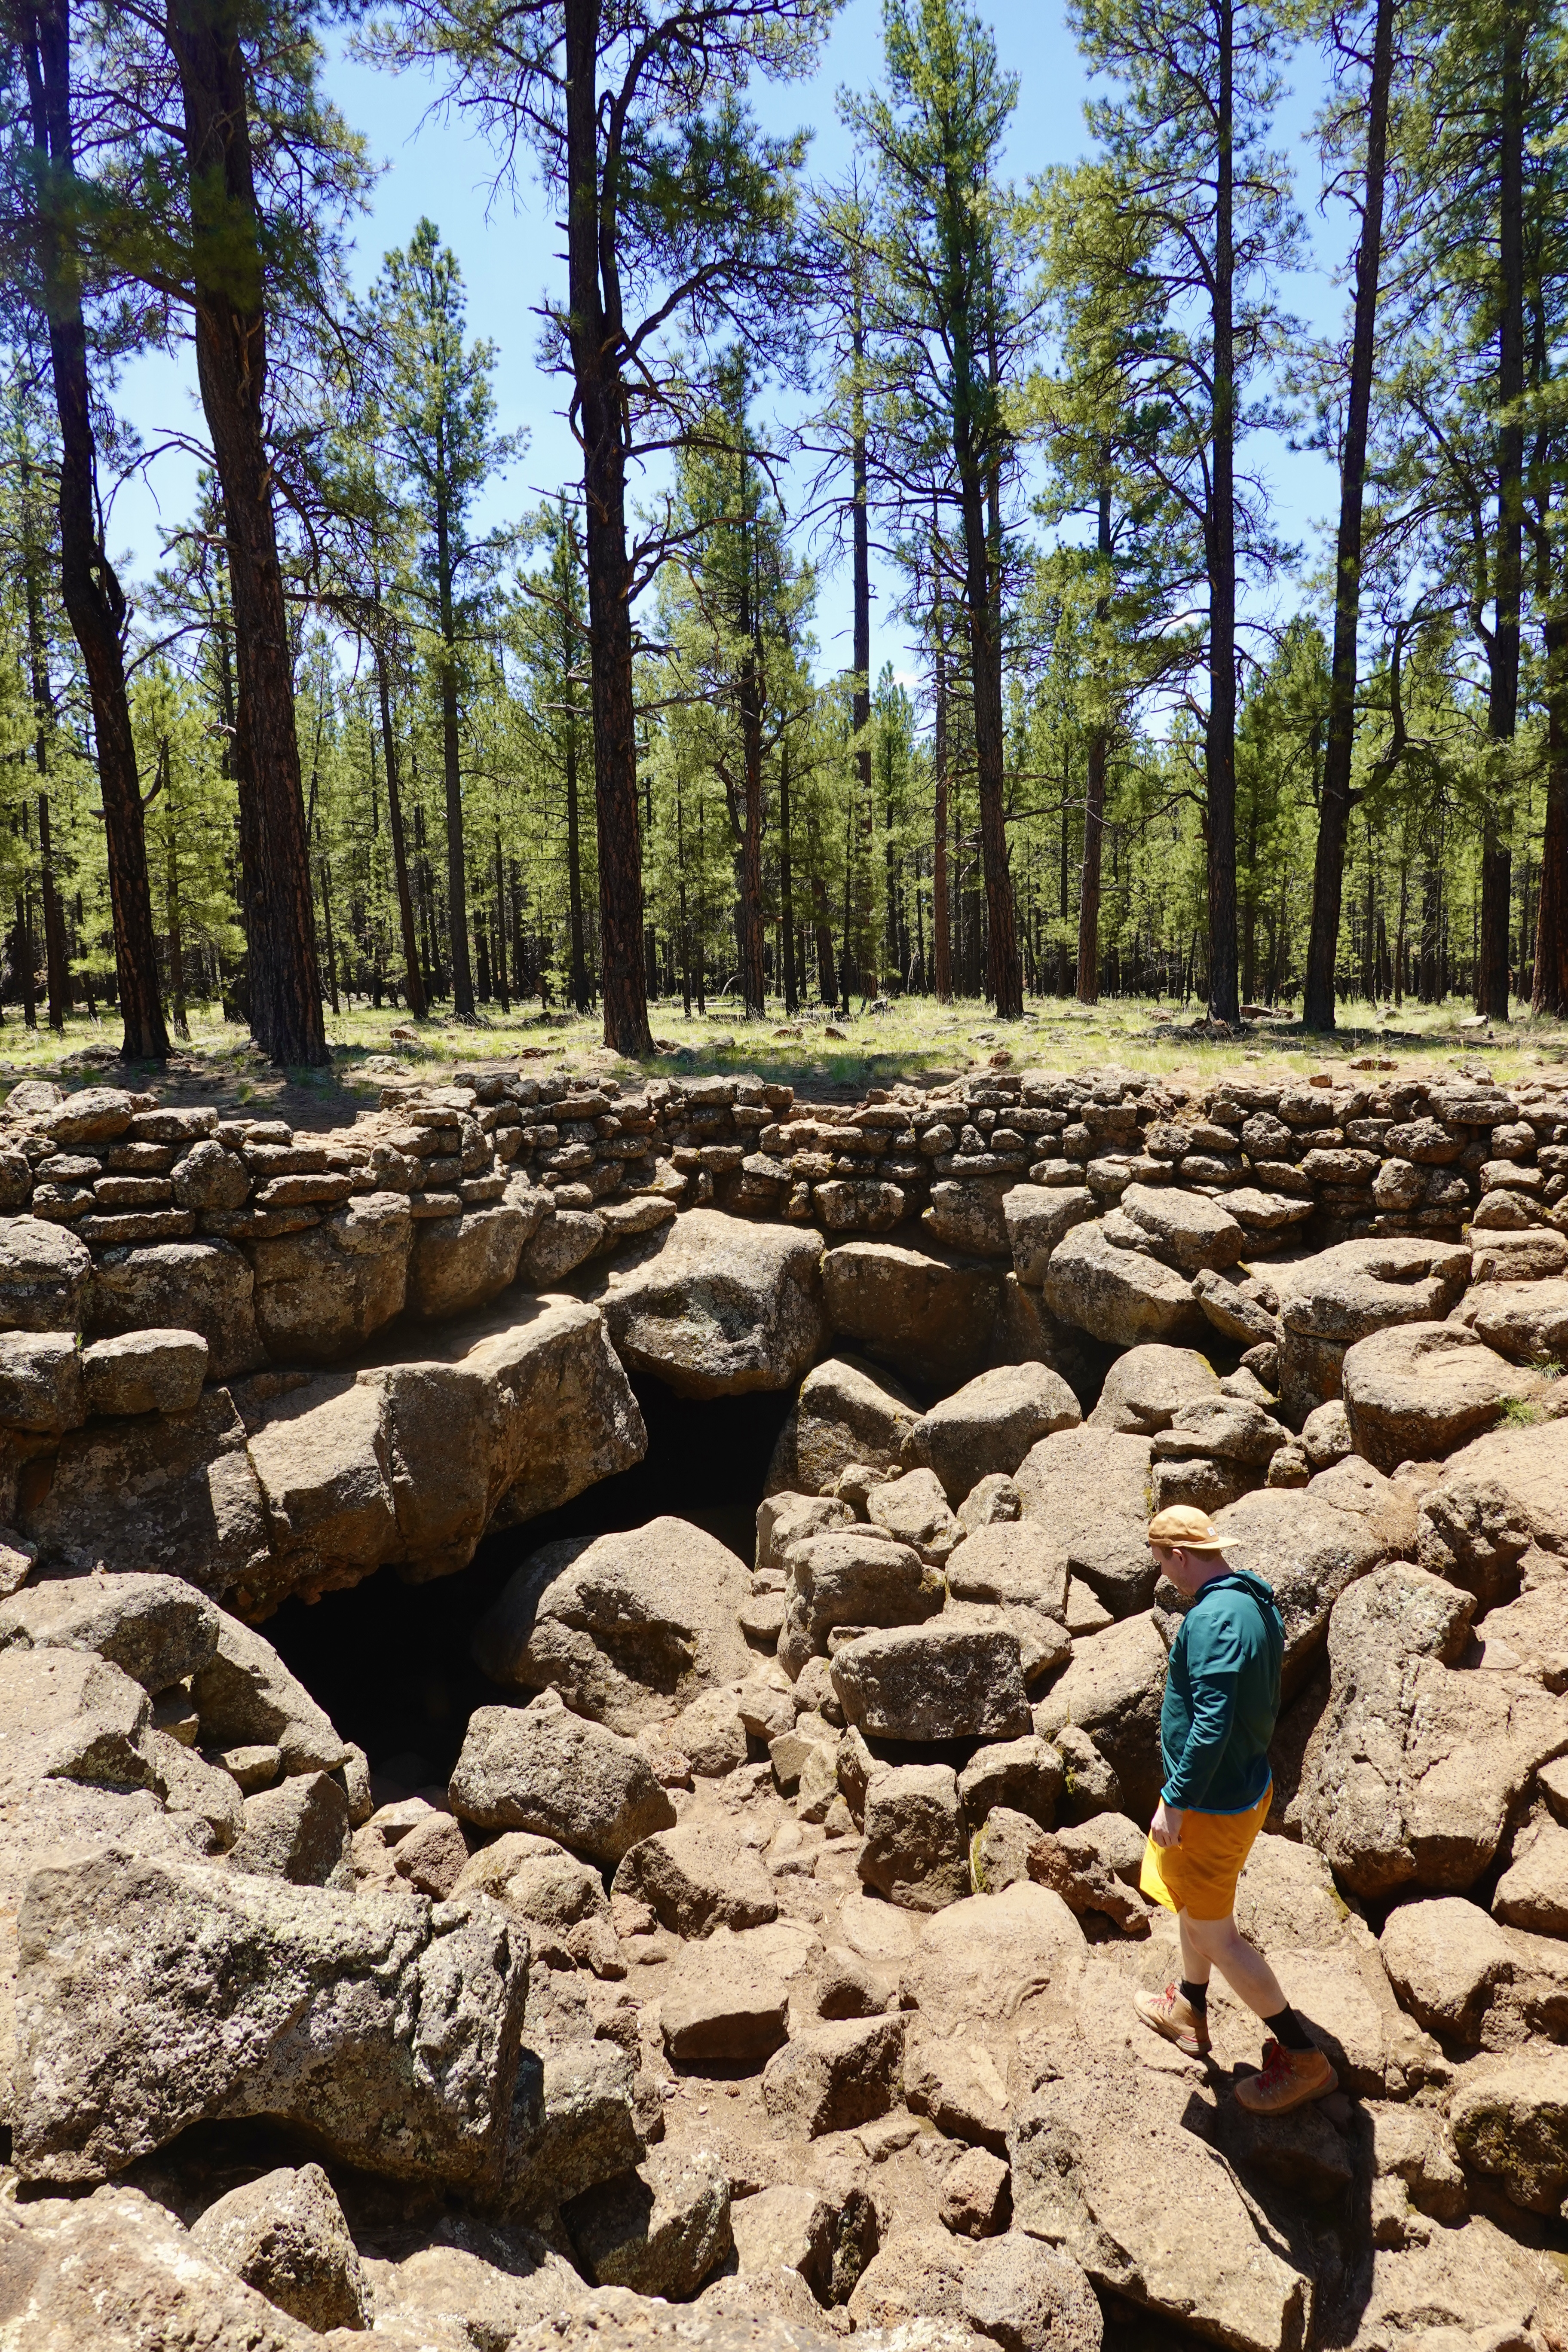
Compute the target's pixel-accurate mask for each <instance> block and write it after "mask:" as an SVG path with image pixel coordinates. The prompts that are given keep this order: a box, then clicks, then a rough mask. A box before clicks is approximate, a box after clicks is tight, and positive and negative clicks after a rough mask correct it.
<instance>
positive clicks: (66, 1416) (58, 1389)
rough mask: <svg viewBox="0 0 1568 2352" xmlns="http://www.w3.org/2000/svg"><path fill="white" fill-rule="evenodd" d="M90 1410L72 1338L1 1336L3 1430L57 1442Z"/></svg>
mask: <svg viewBox="0 0 1568 2352" xmlns="http://www.w3.org/2000/svg"><path fill="white" fill-rule="evenodd" d="M196 1385H197V1387H198V1388H199V1387H200V1385H201V1383H200V1381H197V1383H196ZM88 1410H89V1406H88V1401H87V1397H86V1394H85V1392H84V1382H83V1380H82V1360H81V1353H80V1350H79V1348H78V1346H77V1342H76V1337H75V1334H74V1333H72V1332H69V1331H5V1332H0V1425H3V1426H4V1427H5V1428H6V1429H8V1430H9V1429H19V1430H26V1432H27V1433H29V1434H30V1435H33V1436H38V1437H58V1436H60V1435H62V1434H63V1433H64V1432H65V1431H66V1430H68V1429H79V1428H80V1427H81V1424H82V1423H83V1422H84V1421H85V1419H86V1418H87V1414H88ZM93 1410H95V1411H96V1410H100V1408H99V1407H97V1406H96V1405H95V1406H94V1407H93Z"/></svg>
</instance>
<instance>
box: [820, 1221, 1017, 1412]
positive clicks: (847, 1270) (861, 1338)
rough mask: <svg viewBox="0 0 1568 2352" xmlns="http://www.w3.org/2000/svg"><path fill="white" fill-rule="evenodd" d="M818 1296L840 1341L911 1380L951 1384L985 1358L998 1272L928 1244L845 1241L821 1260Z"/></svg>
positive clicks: (994, 1310) (966, 1376) (996, 1302)
mask: <svg viewBox="0 0 1568 2352" xmlns="http://www.w3.org/2000/svg"><path fill="white" fill-rule="evenodd" d="M822 1295H823V1304H824V1307H825V1308H826V1315H827V1322H828V1328H829V1329H830V1330H832V1331H834V1332H835V1333H837V1336H838V1337H839V1338H840V1339H847V1340H849V1341H851V1342H852V1344H853V1345H854V1346H856V1347H858V1348H863V1349H865V1351H866V1353H867V1354H868V1356H871V1357H874V1358H875V1359H876V1360H877V1361H878V1362H879V1363H886V1364H889V1365H890V1366H891V1367H892V1368H893V1370H895V1371H897V1372H900V1373H904V1374H907V1375H908V1377H909V1378H910V1379H911V1380H915V1381H930V1382H931V1385H932V1386H933V1387H936V1388H952V1387H953V1386H955V1385H956V1384H957V1383H958V1382H959V1381H967V1380H969V1379H972V1378H973V1375H974V1374H975V1373H976V1372H978V1371H980V1370H982V1369H983V1368H984V1364H985V1363H986V1361H987V1360H988V1358H989V1354H990V1349H991V1340H992V1335H993V1332H994V1328H995V1325H996V1318H997V1313H998V1309H999V1305H1000V1300H1001V1297H1002V1276H1001V1275H1000V1273H999V1271H998V1269H997V1268H996V1267H995V1266H994V1265H987V1264H986V1263H985V1262H984V1261H983V1260H981V1261H977V1260H975V1259H973V1258H963V1257H960V1256H958V1255H955V1254H954V1253H953V1252H952V1251H951V1250H943V1249H942V1248H940V1247H938V1246H935V1245H932V1246H929V1247H924V1248H915V1247H912V1246H907V1245H905V1244H900V1243H896V1242H885V1241H854V1242H844V1243H842V1244H840V1245H839V1246H838V1247H837V1249H830V1250H829V1251H828V1253H827V1255H826V1257H825V1258H824V1260H823V1265H822Z"/></svg>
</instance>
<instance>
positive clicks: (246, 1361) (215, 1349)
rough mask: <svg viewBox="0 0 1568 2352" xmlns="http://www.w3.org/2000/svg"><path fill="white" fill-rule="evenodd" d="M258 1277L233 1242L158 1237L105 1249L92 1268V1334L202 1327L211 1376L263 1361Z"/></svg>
mask: <svg viewBox="0 0 1568 2352" xmlns="http://www.w3.org/2000/svg"><path fill="white" fill-rule="evenodd" d="M254 1291H257V1277H254V1275H251V1267H249V1261H247V1256H245V1251H240V1249H235V1246H233V1242H153V1244H151V1246H148V1244H141V1246H136V1249H106V1251H103V1256H101V1258H99V1263H97V1265H94V1273H91V1289H89V1298H87V1334H89V1336H91V1339H110V1336H115V1334H120V1331H151V1328H160V1331H164V1328H172V1331H200V1336H202V1339H205V1340H207V1369H209V1376H212V1379H214V1381H233V1379H235V1376H237V1373H242V1371H254V1369H257V1364H261V1362H266V1348H263V1345H261V1334H258V1331H257V1303H254Z"/></svg>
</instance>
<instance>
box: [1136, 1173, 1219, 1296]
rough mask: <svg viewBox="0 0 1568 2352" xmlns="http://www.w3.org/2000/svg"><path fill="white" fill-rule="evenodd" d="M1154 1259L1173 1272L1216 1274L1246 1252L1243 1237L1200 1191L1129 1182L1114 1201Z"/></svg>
mask: <svg viewBox="0 0 1568 2352" xmlns="http://www.w3.org/2000/svg"><path fill="white" fill-rule="evenodd" d="M1117 1206H1118V1208H1119V1209H1120V1211H1121V1214H1122V1216H1124V1217H1127V1218H1129V1219H1130V1220H1131V1223H1133V1224H1135V1225H1136V1226H1137V1227H1138V1230H1139V1232H1140V1233H1142V1234H1147V1235H1148V1237H1149V1244H1150V1246H1151V1248H1152V1250H1153V1252H1154V1255H1155V1256H1156V1257H1159V1258H1161V1259H1163V1262H1164V1263H1165V1265H1170V1266H1174V1268H1175V1269H1176V1272H1177V1273H1178V1274H1185V1275H1194V1274H1202V1273H1205V1272H1212V1273H1216V1274H1217V1273H1220V1272H1222V1271H1223V1270H1224V1268H1226V1266H1232V1265H1236V1264H1237V1260H1238V1259H1239V1258H1241V1257H1242V1256H1243V1255H1245V1253H1246V1249H1247V1235H1246V1233H1245V1232H1244V1231H1243V1229H1242V1227H1241V1226H1240V1225H1239V1224H1238V1223H1237V1220H1236V1219H1235V1218H1234V1217H1233V1216H1232V1215H1231V1213H1230V1212H1229V1210H1228V1209H1226V1208H1224V1207H1222V1205H1221V1204H1220V1202H1218V1201H1211V1200H1207V1199H1205V1196H1204V1194H1203V1193H1202V1192H1183V1191H1182V1190H1181V1189H1180V1188H1179V1187H1178V1186H1176V1185H1174V1184H1163V1185H1158V1186H1156V1185H1152V1184H1129V1186H1128V1187H1127V1190H1126V1191H1125V1192H1123V1193H1122V1195H1121V1200H1120V1202H1118V1203H1117Z"/></svg>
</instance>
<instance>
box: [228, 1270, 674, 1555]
mask: <svg viewBox="0 0 1568 2352" xmlns="http://www.w3.org/2000/svg"><path fill="white" fill-rule="evenodd" d="M426 1348H427V1350H428V1352H427V1353H426V1355H425V1356H423V1357H422V1358H420V1359H419V1360H416V1361H413V1362H407V1361H396V1360H393V1361H389V1362H388V1363H386V1364H385V1365H382V1366H374V1367H367V1368H366V1369H365V1370H362V1371H361V1372H359V1373H358V1374H351V1373H347V1372H337V1373H325V1374H322V1375H321V1376H320V1377H319V1378H318V1379H316V1380H314V1381H310V1383H308V1384H307V1385H306V1386H305V1387H304V1388H302V1389H299V1390H296V1391H292V1392H291V1393H289V1395H286V1396H284V1397H283V1398H282V1399H280V1400H279V1402H277V1403H276V1404H275V1405H274V1406H272V1407H271V1408H269V1410H268V1416H267V1419H266V1420H265V1422H264V1423H262V1425H261V1426H260V1427H259V1428H258V1429H257V1430H256V1431H255V1432H254V1433H253V1434H252V1437H251V1440H250V1459H251V1462H252V1464H253V1465H254V1466H255V1470H256V1473H257V1475H258V1478H259V1480H260V1483H261V1487H262V1491H263V1494H264V1496H265V1498H266V1505H267V1512H268V1521H269V1523H270V1528H271V1534H272V1557H271V1559H269V1560H268V1561H267V1562H266V1563H265V1568H264V1572H263V1571H258V1579H257V1580H253V1585H252V1598H253V1600H255V1599H257V1598H258V1592H257V1590H256V1586H257V1583H258V1580H259V1582H260V1587H261V1597H264V1598H265V1599H266V1600H268V1601H277V1600H280V1599H281V1598H283V1597H284V1595H285V1594H287V1593H288V1592H290V1591H301V1590H302V1591H305V1592H307V1593H308V1594H309V1593H312V1592H316V1591H322V1590H324V1589H326V1588H328V1587H330V1586H331V1585H334V1584H352V1583H353V1582H355V1581H356V1580H358V1579H359V1578H360V1577H362V1576H365V1575H368V1574H369V1573H370V1572H371V1570H373V1569H375V1568H380V1567H383V1566H384V1565H385V1564H387V1563H388V1562H391V1561H395V1562H397V1563H398V1564H399V1566H401V1567H402V1568H403V1569H404V1570H405V1573H407V1574H411V1575H413V1576H414V1577H415V1578H416V1579H419V1580H423V1579H424V1578H426V1577H432V1576H443V1575H449V1574H451V1573H452V1572H453V1571H454V1570H458V1569H460V1568H463V1567H466V1566H467V1564H468V1560H469V1559H471V1558H472V1556H473V1551H474V1547H475V1545H476V1544H477V1543H478V1542H479V1538H480V1537H481V1536H482V1535H483V1534H484V1532H485V1529H486V1528H487V1527H489V1526H490V1525H491V1524H492V1522H493V1523H494V1524H495V1525H496V1526H498V1527H504V1526H511V1525H515V1524H517V1523H518V1522H519V1521H521V1520H523V1519H528V1518H532V1517H537V1516H538V1514H539V1513H541V1512H542V1511H547V1510H552V1509H554V1508H556V1507H558V1506H559V1505H560V1504H562V1503H564V1502H567V1501H570V1499H571V1498H572V1496H574V1495H578V1494H581V1493H582V1491H583V1489H584V1486H592V1485H594V1484H595V1482H596V1481H597V1480H598V1479H600V1478H605V1477H609V1476H611V1475H613V1474H614V1473H615V1472H616V1471H617V1470H624V1469H626V1468H627V1467H629V1465H631V1464H632V1463H633V1462H636V1461H637V1460H639V1459H640V1458H641V1455H642V1454H643V1452H644V1450H645V1448H646V1445H647V1431H646V1430H645V1428H644V1426H643V1420H642V1415H641V1413H640V1412H639V1411H638V1409H637V1400H636V1399H635V1397H634V1396H633V1395H632V1392H631V1387H630V1384H629V1382H628V1381H627V1380H626V1372H625V1370H624V1369H623V1367H622V1365H621V1363H620V1360H619V1359H618V1357H617V1356H616V1351H615V1349H613V1348H612V1347H611V1345H610V1342H609V1335H608V1332H607V1331H606V1329H605V1322H604V1318H603V1317H602V1316H601V1315H600V1314H599V1312H598V1310H597V1309H596V1308H595V1307H586V1306H584V1305H583V1304H582V1302H581V1301H579V1300H577V1299H574V1298H553V1297H552V1298H539V1299H534V1298H528V1299H517V1300H515V1301H512V1302H509V1303H508V1304H505V1305H502V1306H500V1307H491V1308H489V1309H488V1310H486V1311H485V1312H484V1313H482V1314H479V1315H475V1316H469V1317H463V1318H459V1319H458V1321H457V1322H455V1323H453V1324H450V1325H447V1326H445V1327H443V1328H439V1329H436V1330H432V1331H431V1333H430V1335H429V1338H428V1340H427V1341H426Z"/></svg>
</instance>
